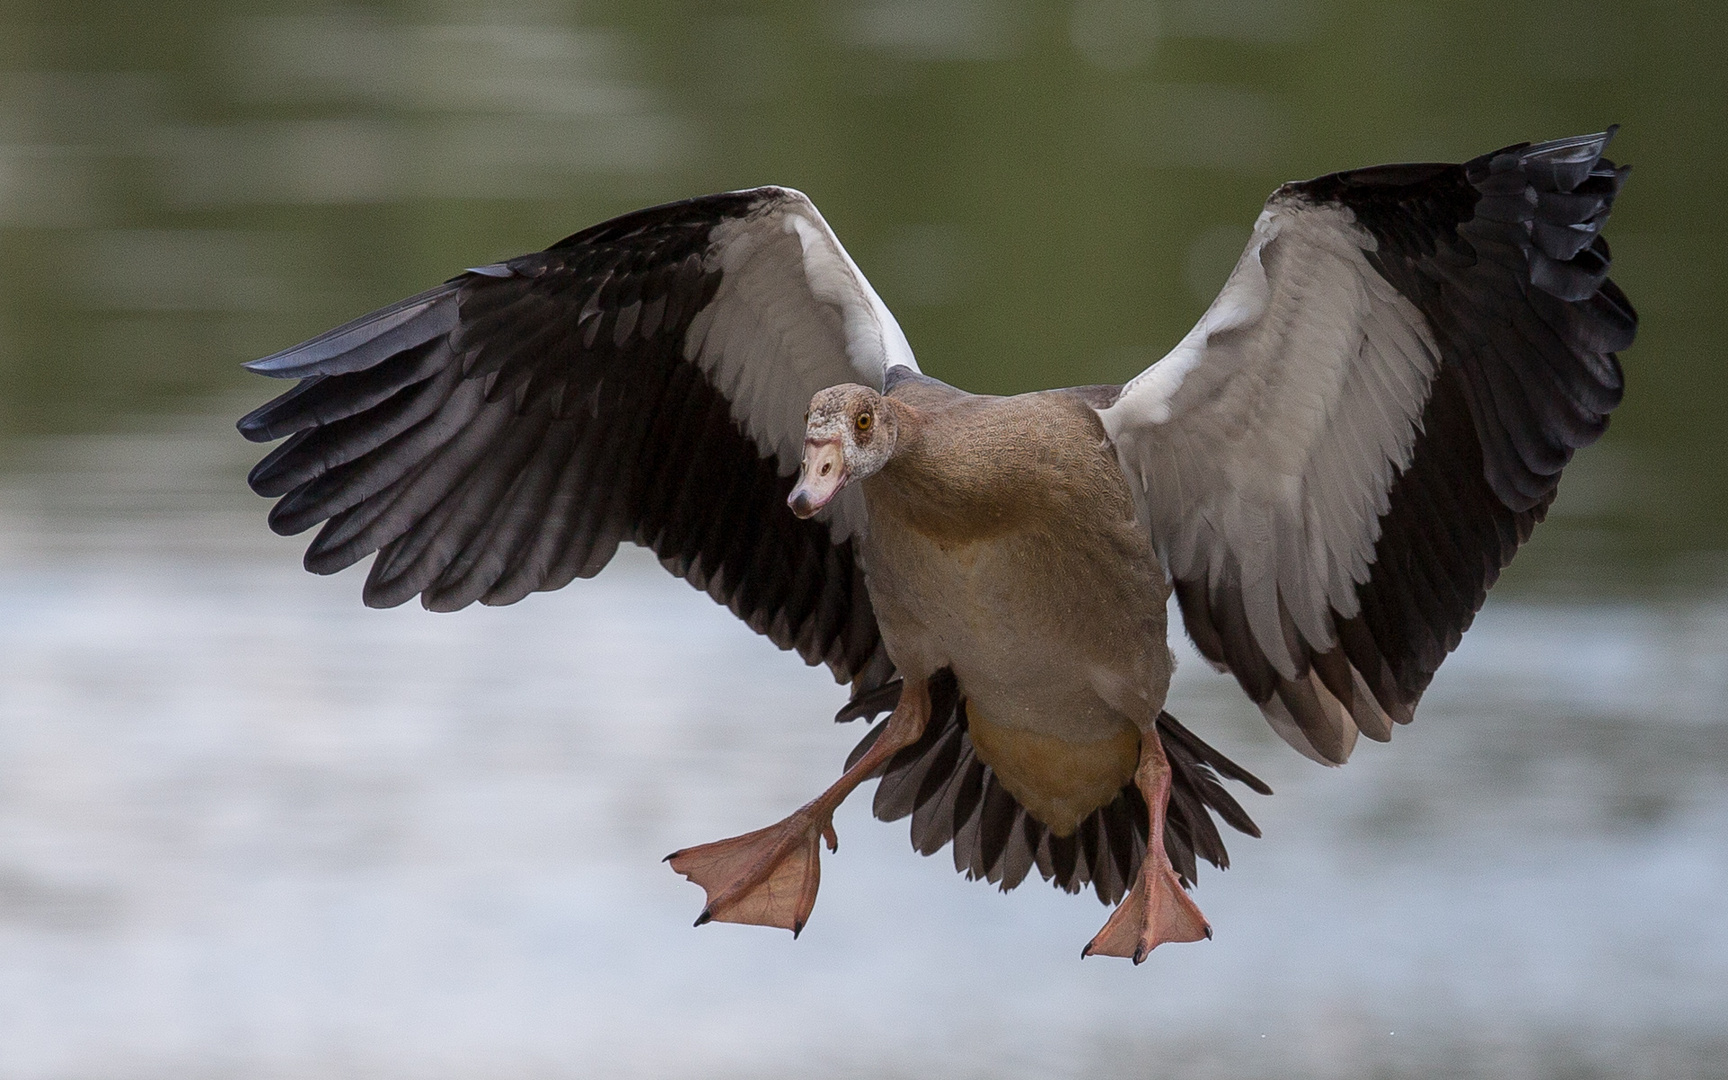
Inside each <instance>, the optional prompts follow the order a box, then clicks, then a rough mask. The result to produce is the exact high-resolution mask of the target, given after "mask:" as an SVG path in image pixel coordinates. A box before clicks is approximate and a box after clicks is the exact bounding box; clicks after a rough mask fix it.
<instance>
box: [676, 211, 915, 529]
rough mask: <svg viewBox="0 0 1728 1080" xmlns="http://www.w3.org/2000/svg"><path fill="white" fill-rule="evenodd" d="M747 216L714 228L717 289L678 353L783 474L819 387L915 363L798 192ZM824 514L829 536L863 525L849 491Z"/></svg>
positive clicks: (710, 264) (790, 467) (798, 449)
mask: <svg viewBox="0 0 1728 1080" xmlns="http://www.w3.org/2000/svg"><path fill="white" fill-rule="evenodd" d="M773 191H774V193H773V194H770V195H768V196H767V197H766V198H765V199H764V202H763V203H762V205H761V206H760V207H759V208H758V209H757V210H756V211H754V212H752V213H750V214H749V215H747V216H745V217H740V218H735V219H732V220H729V221H726V222H723V223H722V224H720V225H718V226H717V227H715V229H714V231H713V233H712V234H710V238H709V248H708V255H707V257H706V260H705V264H706V265H705V268H706V269H710V270H712V269H716V268H717V269H719V271H720V275H721V277H720V287H719V289H718V290H717V291H716V292H715V294H714V298H713V300H712V301H710V302H709V304H708V305H707V306H706V307H704V308H703V309H702V310H701V311H700V312H698V313H697V315H696V317H695V319H693V320H692V322H691V324H690V330H689V332H688V334H687V335H686V336H685V339H684V357H685V359H687V360H689V361H690V362H691V363H694V364H695V365H697V366H698V367H699V368H701V369H702V371H703V373H704V374H705V375H707V377H708V379H709V380H710V381H711V382H712V383H713V384H714V386H715V388H716V389H718V390H719V391H720V392H721V393H722V394H724V395H725V396H726V398H727V399H728V400H729V401H730V402H731V411H732V418H733V419H734V420H735V421H736V422H737V423H738V424H739V425H740V426H741V427H742V428H743V429H744V431H745V432H746V433H748V434H749V436H750V438H751V439H752V440H753V441H754V442H755V443H756V445H757V447H758V448H760V449H761V451H762V452H763V453H764V454H773V455H774V457H775V459H776V462H777V464H778V466H779V470H780V473H781V475H783V476H785V475H790V474H791V473H793V472H796V471H797V469H798V465H799V462H800V460H801V459H802V457H803V451H804V413H805V411H806V410H807V409H808V408H809V406H810V399H811V398H812V397H813V396H815V394H816V392H817V391H818V390H822V389H825V388H827V387H830V386H835V385H838V384H841V383H848V382H855V383H862V384H863V385H865V386H869V387H872V388H874V389H876V390H881V389H882V386H883V381H884V378H885V375H886V373H887V369H888V368H889V367H893V366H903V367H909V368H912V369H913V370H914V371H916V370H917V369H918V365H917V361H916V360H914V359H913V356H912V349H911V346H910V345H908V344H907V341H906V335H905V333H904V332H903V331H902V330H901V329H900V324H899V323H898V322H896V321H895V320H894V316H893V315H892V314H891V313H890V312H889V311H888V308H887V306H886V305H885V304H883V303H882V299H881V298H880V297H879V296H877V295H876V290H875V289H873V288H871V287H870V282H869V281H867V280H866V279H865V277H864V275H863V274H862V273H860V272H859V270H858V267H857V265H856V264H855V263H853V261H852V257H851V256H850V255H848V254H847V253H846V249H845V248H843V247H841V246H840V241H839V240H837V239H835V237H834V233H833V231H832V230H831V229H829V228H828V223H827V222H826V221H824V220H822V215H821V214H819V213H817V211H816V207H815V206H814V205H812V204H811V202H810V200H809V199H808V198H806V197H805V196H804V195H803V194H802V193H800V192H797V191H793V190H791V189H789V188H780V189H773ZM831 507H832V508H833V509H831V510H829V511H824V513H826V514H830V515H831V523H832V525H833V526H834V532H835V539H836V540H839V539H843V538H844V537H845V536H847V535H850V534H851V533H852V532H854V531H856V530H857V529H858V528H860V527H861V526H862V524H863V520H864V510H863V504H862V501H861V499H860V498H859V497H858V494H857V493H856V492H842V493H841V496H840V498H838V499H836V500H835V501H834V503H832V504H831Z"/></svg>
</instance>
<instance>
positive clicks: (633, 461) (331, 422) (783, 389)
mask: <svg viewBox="0 0 1728 1080" xmlns="http://www.w3.org/2000/svg"><path fill="white" fill-rule="evenodd" d="M248 366H249V367H250V368H251V369H252V370H254V371H257V372H261V373H263V374H265V375H270V376H273V377H276V378H298V379H300V380H301V382H300V383H299V385H297V386H296V387H295V388H294V389H293V390H291V391H289V392H288V393H286V394H284V395H282V396H281V397H279V398H277V399H276V400H274V401H272V402H270V403H269V404H267V405H265V406H263V407H262V408H260V409H258V410H256V411H255V412H253V413H251V414H250V415H248V416H247V417H245V418H244V419H243V420H241V421H240V431H241V432H242V434H244V435H245V436H246V437H247V438H249V439H252V440H255V441H260V442H262V441H268V440H271V439H278V438H283V437H285V436H286V437H287V440H286V441H285V442H284V443H283V444H282V445H281V446H280V447H278V448H277V449H276V450H275V451H273V452H272V453H271V454H270V455H269V456H268V457H266V458H265V459H264V460H263V461H261V462H259V464H258V467H257V468H255V469H254V470H253V471H252V475H251V484H252V487H253V489H254V490H256V491H257V492H258V493H259V494H261V495H268V496H272V497H277V496H279V497H280V501H279V502H277V504H276V506H275V507H274V509H272V511H271V513H270V525H271V527H272V528H273V529H275V530H276V531H277V532H279V533H282V534H284V535H292V534H295V533H299V532H301V531H304V530H306V529H308V528H311V527H312V526H313V525H316V524H318V523H319V522H324V523H325V524H324V527H323V529H322V531H320V532H319V534H318V536H317V538H316V539H314V540H313V541H312V544H311V546H310V547H309V548H308V549H307V552H306V567H307V569H309V570H311V571H313V572H315V573H320V574H328V573H334V572H336V571H337V570H341V569H343V568H344V567H347V566H350V565H352V564H354V563H355V562H358V561H359V560H360V559H363V558H365V557H366V556H368V555H371V554H372V553H373V552H377V553H378V557H377V559H376V560H374V562H373V564H372V568H371V573H370V575H369V576H368V578H367V581H366V588H365V599H366V602H367V603H368V604H371V605H373V606H390V605H394V604H400V603H402V602H404V601H405V600H408V599H409V598H411V597H413V596H415V595H416V594H418V595H420V596H421V598H422V601H423V602H424V603H425V605H426V606H427V607H429V608H433V609H435V610H453V609H455V608H459V607H462V606H464V605H467V604H470V603H472V602H474V601H475V600H479V601H481V602H483V603H488V604H508V603H512V602H514V601H516V600H519V599H521V598H522V597H523V596H525V595H527V594H528V593H529V592H532V591H534V590H538V589H555V588H559V587H560V586H563V585H565V584H567V583H568V582H570V581H571V580H572V579H573V578H576V577H588V576H592V575H593V574H595V573H598V572H599V570H600V569H601V568H602V567H603V566H605V565H606V563H607V562H608V561H609V560H610V559H611V557H612V554H613V552H614V551H615V550H616V549H617V547H618V544H619V542H620V541H621V540H633V541H635V542H637V543H639V544H642V545H644V546H646V547H650V548H652V549H653V550H654V551H655V552H656V553H657V554H658V555H659V556H660V558H661V561H662V562H663V563H664V564H665V565H666V566H667V568H668V569H670V570H672V572H673V573H676V574H678V575H680V576H682V577H685V578H687V579H688V580H689V581H690V582H691V583H692V584H693V585H695V586H696V587H698V588H700V589H704V590H706V591H707V592H708V593H709V594H710V595H712V596H713V597H714V599H716V600H718V601H720V602H721V603H724V604H726V605H727V606H729V607H730V608H731V609H732V610H733V611H734V612H735V613H736V614H737V615H738V616H739V617H740V618H742V619H744V620H745V621H746V622H748V623H749V624H750V626H751V627H752V628H754V629H756V630H757V631H758V632H760V633H763V634H766V635H767V636H768V637H769V638H770V639H772V640H773V641H774V642H775V643H776V644H778V645H779V646H781V647H782V648H789V649H790V648H795V649H797V650H798V652H799V654H800V655H801V656H803V657H804V659H805V660H806V661H808V662H810V663H812V664H814V663H818V662H824V661H825V662H826V663H827V664H828V665H829V666H830V667H831V668H832V669H833V671H834V673H835V675H836V676H837V677H839V678H841V679H858V678H862V679H863V681H864V682H865V684H866V685H876V684H879V683H880V682H881V681H882V680H883V679H885V678H886V677H887V675H888V674H889V673H890V672H891V665H889V664H888V661H887V658H886V655H885V654H884V653H883V651H882V649H881V643H880V636H879V634H878V632H877V628H876V620H875V615H874V613H873V612H872V610H871V607H870V600H869V596H868V594H867V593H866V592H865V589H864V581H863V573H862V568H861V567H860V566H859V565H858V563H857V560H856V558H855V556H854V552H853V544H852V535H853V534H854V533H855V532H856V531H857V530H858V529H860V528H862V527H863V524H864V515H863V504H862V501H861V499H860V497H859V496H858V494H857V493H856V492H845V493H842V498H839V499H836V500H835V501H834V503H833V504H830V508H829V509H828V510H826V511H824V513H823V514H822V515H821V517H820V518H818V519H813V520H810V521H799V520H798V519H796V518H794V517H793V515H792V513H791V511H790V510H788V509H787V508H786V506H785V499H786V494H787V491H788V490H789V489H790V487H791V483H792V474H793V473H794V472H796V471H797V468H798V464H799V461H800V459H801V456H802V448H803V441H804V413H805V410H806V409H807V408H808V406H809V403H810V398H811V396H812V395H813V394H814V393H815V392H816V391H818V390H820V389H822V388H824V387H827V386H832V385H834V384H836V383H843V382H858V383H864V384H867V385H871V386H874V387H876V388H877V389H881V388H882V386H883V383H884V379H885V377H886V374H887V371H888V369H889V368H891V367H895V366H906V367H912V368H914V369H915V368H916V365H915V362H914V361H913V359H912V352H911V349H910V348H909V347H908V346H907V344H906V339H905V336H904V335H903V334H902V333H901V331H900V327H899V325H898V324H897V323H895V321H894V317H893V316H892V315H891V314H889V312H888V310H887V308H886V307H884V306H883V304H882V301H881V300H880V299H879V298H878V297H877V295H876V293H875V291H874V290H873V289H872V288H871V287H870V284H869V282H868V281H866V280H865V279H864V276H863V274H861V273H859V271H858V268H857V267H856V266H855V265H854V264H853V262H852V260H851V258H850V257H849V256H848V255H847V254H846V251H845V249H844V248H842V247H841V246H840V243H839V241H838V240H836V239H835V237H834V234H833V233H832V232H831V231H830V230H829V228H828V225H827V223H826V222H824V221H823V219H822V216H821V215H820V214H819V213H817V211H816V208H815V207H814V206H813V205H811V203H810V200H809V199H807V198H806V197H805V196H804V195H802V194H801V193H799V192H796V191H792V190H789V189H786V188H772V187H770V188H756V189H753V190H750V191H736V192H729V193H726V194H721V195H709V196H704V197H702V198H698V199H690V200H687V201H685V202H680V203H671V204H668V205H666V206H660V207H654V208H651V209H648V210H641V211H637V212H635V213H632V214H627V215H625V216H623V217H620V218H616V219H614V220H612V221H608V222H605V223H603V224H600V225H596V226H594V227H592V228H589V229H586V230H584V231H582V232H580V233H577V234H575V235H574V236H571V237H569V238H567V239H565V240H562V241H560V242H559V243H557V244H555V245H553V246H552V247H551V248H549V249H547V250H546V251H542V252H538V253H536V254H532V255H524V256H522V257H520V258H515V259H511V260H509V261H507V262H502V263H498V264H495V265H491V266H484V267H480V268H479V269H476V270H471V271H469V272H468V273H466V274H463V275H461V276H459V277H456V278H453V279H451V280H450V281H448V282H446V283H444V284H443V285H441V286H439V287H437V288H435V289H431V290H429V291H427V292H424V293H421V294H420V295H418V296H415V297H411V298H409V299H407V300H404V301H401V302H400V303H397V304H393V305H391V306H390V307H387V308H383V309H381V310H379V311H376V312H373V313H372V314H370V315H366V316H362V317H361V318H359V319H356V320H354V321H353V322H351V323H348V324H347V325H345V326H341V327H338V328H336V329H335V330H332V331H330V332H328V333H326V334H323V335H320V336H319V337H316V338H313V339H312V340H311V341H308V342H305V343H303V344H301V345H297V346H295V347H294V348H292V349H288V350H286V351H284V352H281V353H278V354H276V355H274V356H270V357H266V358H264V359H263V360H258V361H255V362H254V363H252V364H250V365H248Z"/></svg>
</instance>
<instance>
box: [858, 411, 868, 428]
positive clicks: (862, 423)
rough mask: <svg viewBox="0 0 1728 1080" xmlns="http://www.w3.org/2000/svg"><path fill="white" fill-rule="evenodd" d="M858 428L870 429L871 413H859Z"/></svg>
mask: <svg viewBox="0 0 1728 1080" xmlns="http://www.w3.org/2000/svg"><path fill="white" fill-rule="evenodd" d="M858 430H859V431H869V430H870V414H869V413H859V414H858Z"/></svg>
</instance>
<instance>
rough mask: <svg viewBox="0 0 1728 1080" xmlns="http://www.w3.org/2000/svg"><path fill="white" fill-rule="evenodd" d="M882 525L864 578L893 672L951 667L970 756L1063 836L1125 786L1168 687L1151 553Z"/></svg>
mask: <svg viewBox="0 0 1728 1080" xmlns="http://www.w3.org/2000/svg"><path fill="white" fill-rule="evenodd" d="M884 525H886V523H885V522H882V521H881V520H880V519H877V527H876V528H874V529H873V530H872V534H871V536H870V538H869V540H868V541H867V544H868V547H867V557H866V573H867V580H868V582H869V588H870V596H871V601H872V603H873V604H874V606H875V608H876V614H877V620H878V624H879V625H880V627H881V630H882V637H883V641H884V643H885V644H886V645H887V647H888V653H889V656H890V657H891V658H892V659H893V660H894V662H895V666H896V667H898V668H899V669H900V671H901V673H902V674H903V675H905V676H906V677H908V678H919V677H927V676H928V675H929V674H931V673H933V672H935V671H936V670H938V669H940V668H942V667H949V668H952V669H953V671H954V674H955V677H956V679H957V680H958V682H959V688H960V692H961V694H962V695H963V696H964V697H965V698H966V716H967V723H968V726H969V733H970V735H971V739H972V744H973V747H974V749H975V750H976V752H977V754H978V756H979V758H980V759H981V760H983V761H984V763H985V764H987V765H989V766H990V767H991V768H992V769H993V770H994V771H995V772H996V774H997V776H998V777H999V778H1000V779H1001V781H1002V784H1003V786H1004V787H1006V788H1007V789H1008V791H1009V792H1010V793H1011V794H1012V795H1013V796H1014V797H1015V798H1016V799H1017V800H1019V802H1020V804H1021V805H1022V806H1024V807H1025V808H1026V810H1027V812H1029V813H1031V814H1032V815H1033V816H1034V817H1036V818H1037V819H1038V820H1040V821H1042V822H1043V823H1044V824H1046V825H1048V826H1050V827H1051V828H1052V829H1053V830H1054V831H1055V832H1056V833H1057V834H1058V835H1067V834H1068V833H1070V832H1072V831H1073V829H1074V828H1075V827H1076V826H1077V825H1078V824H1079V823H1080V821H1082V820H1084V818H1085V817H1086V815H1087V814H1090V813H1091V812H1092V811H1093V810H1096V809H1097V808H1098V807H1100V806H1103V805H1105V804H1107V803H1109V802H1110V801H1111V800H1112V799H1114V798H1115V797H1116V794H1117V792H1118V791H1120V790H1121V788H1122V786H1123V785H1124V784H1126V783H1128V782H1129V780H1130V779H1131V778H1132V776H1133V773H1134V769H1135V766H1136V765H1137V763H1138V760H1139V750H1140V737H1141V732H1142V731H1149V730H1151V729H1152V727H1153V725H1154V724H1155V722H1156V719H1157V716H1158V712H1159V710H1160V709H1161V708H1162V707H1163V704H1164V695H1165V692H1166V691H1167V690H1168V688H1169V681H1170V669H1171V659H1170V651H1169V648H1168V645H1167V644H1166V642H1165V611H1164V605H1165V600H1166V598H1167V587H1166V586H1165V585H1164V581H1163V576H1162V573H1161V572H1159V571H1158V568H1157V564H1156V561H1155V560H1153V559H1152V557H1151V555H1150V551H1149V550H1147V551H1146V552H1145V553H1144V556H1145V557H1144V558H1135V559H1130V560H1123V559H1122V558H1120V552H1119V551H1118V552H1114V553H1113V554H1115V555H1116V556H1117V557H1114V558H1103V559H1100V558H1095V557H1094V556H1096V555H1097V554H1098V553H1096V552H1088V551H1086V550H1084V547H1083V546H1080V547H1077V546H1076V545H1075V544H1074V543H1073V542H1072V541H1071V539H1069V538H1061V537H1056V538H1051V537H1044V536H1040V535H1037V534H1032V533H1009V534H1007V535H999V536H996V537H992V538H990V539H987V540H979V541H976V542H972V543H956V542H953V541H952V540H944V539H942V538H936V537H929V536H925V535H922V534H919V533H917V532H916V531H914V530H892V533H893V535H889V534H890V532H891V530H890V529H888V528H885V527H883V526H884Z"/></svg>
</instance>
